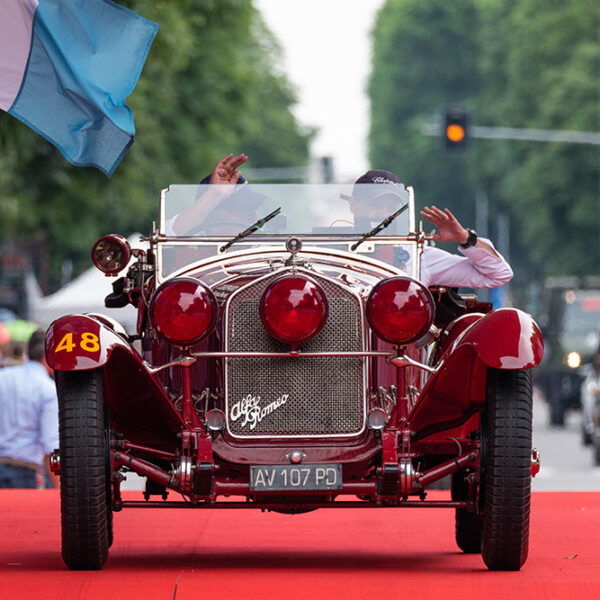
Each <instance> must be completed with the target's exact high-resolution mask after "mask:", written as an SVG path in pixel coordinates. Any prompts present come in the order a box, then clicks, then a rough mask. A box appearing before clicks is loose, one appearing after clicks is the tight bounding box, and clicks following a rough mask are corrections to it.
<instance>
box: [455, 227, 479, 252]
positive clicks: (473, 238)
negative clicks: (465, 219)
mask: <svg viewBox="0 0 600 600" xmlns="http://www.w3.org/2000/svg"><path fill="white" fill-rule="evenodd" d="M467 232H468V234H469V237H468V238H467V241H466V242H465V243H464V244H459V246H460V247H461V248H471V246H474V245H475V244H476V243H477V232H476V231H475V230H474V229H467Z"/></svg>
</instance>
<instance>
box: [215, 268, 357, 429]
mask: <svg viewBox="0 0 600 600" xmlns="http://www.w3.org/2000/svg"><path fill="white" fill-rule="evenodd" d="M311 276H312V277H313V278H314V279H317V281H318V282H319V284H320V285H321V287H322V288H323V290H324V291H325V294H326V295H327V299H328V302H329V315H328V318H327V323H326V325H325V327H324V328H323V330H322V331H321V333H319V335H318V336H316V337H315V338H314V339H312V340H310V341H308V342H306V343H304V344H302V345H301V347H300V351H301V352H331V351H359V350H362V349H363V348H362V333H361V329H362V322H361V308H360V305H359V301H358V300H357V299H356V298H355V297H354V296H353V295H352V294H350V293H349V292H348V291H347V290H345V289H344V288H342V287H341V286H337V285H335V284H333V283H331V282H329V281H328V280H326V279H321V278H317V277H315V276H314V275H312V274H311ZM271 281H272V278H269V279H268V280H263V281H259V282H257V283H256V284H255V285H253V286H250V287H248V288H246V289H244V290H243V291H241V292H240V293H238V294H237V295H236V296H235V297H234V298H232V300H231V302H230V303H229V306H228V309H227V315H226V318H227V319H228V333H227V350H229V351H234V352H286V351H287V350H288V347H287V346H286V345H285V344H282V343H281V342H278V341H277V340H275V339H273V338H272V337H271V336H270V335H269V334H268V333H267V331H266V330H265V328H264V327H263V325H262V323H261V321H260V317H259V302H260V298H261V296H262V293H263V291H264V289H265V288H266V286H267V285H268V284H269V283H270V282H271ZM227 360H228V363H227V368H226V377H227V386H226V387H227V419H228V427H229V430H230V431H231V432H232V433H233V434H234V435H236V436H244V437H258V436H303V435H319V436H328V435H337V436H339V435H351V434H353V433H357V432H359V431H361V430H362V427H363V423H364V402H365V401H364V391H363V388H364V365H363V360H364V359H362V358H356V357H321V358H300V357H298V358H291V357H285V358H277V357H259V358H231V359H227Z"/></svg>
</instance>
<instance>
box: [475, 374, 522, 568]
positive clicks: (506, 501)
mask: <svg viewBox="0 0 600 600" xmlns="http://www.w3.org/2000/svg"><path fill="white" fill-rule="evenodd" d="M485 413H486V422H485V424H484V432H483V436H484V437H485V440H483V441H484V445H485V453H484V457H483V464H482V468H483V470H484V471H483V535H482V544H481V552H482V557H483V560H484V562H485V564H486V565H487V567H488V568H489V569H491V570H494V571H518V570H519V569H520V568H521V567H522V566H523V565H524V564H525V561H526V560H527V553H528V550H529V511H530V499H531V442H532V384H531V371H506V370H497V369H488V382H487V398H486V411H485Z"/></svg>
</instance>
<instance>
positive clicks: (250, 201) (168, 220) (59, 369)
mask: <svg viewBox="0 0 600 600" xmlns="http://www.w3.org/2000/svg"><path fill="white" fill-rule="evenodd" d="M365 185H366V184H365ZM221 188H226V189H221ZM352 193H353V190H352V184H345V185H342V186H339V185H325V186H315V185H270V186H259V185H257V186H254V185H247V186H238V187H234V186H217V189H216V190H215V188H214V187H213V188H212V189H210V190H208V189H206V186H204V187H202V186H195V185H179V186H178V185H175V186H171V187H170V188H169V189H168V190H164V191H163V194H162V198H161V204H160V219H159V222H158V228H157V229H156V230H155V231H153V232H152V234H151V235H150V236H149V238H148V241H149V242H150V244H149V249H148V250H147V251H144V250H132V249H131V248H130V246H129V243H128V242H127V240H126V239H125V238H123V237H121V236H119V235H108V236H105V237H103V238H101V239H100V240H98V241H97V242H96V244H95V245H94V247H93V250H92V259H93V262H94V264H95V265H96V267H98V268H99V269H100V270H101V271H102V272H104V273H106V274H109V275H111V274H112V275H117V274H118V273H120V272H124V273H126V274H125V276H122V277H120V278H119V279H116V280H115V281H114V283H113V293H112V294H110V295H109V296H107V298H106V299H105V304H106V306H107V307H118V306H125V305H126V304H129V303H132V304H134V305H135V306H136V307H137V309H138V321H137V323H138V325H137V333H136V335H135V336H128V335H127V334H126V332H125V331H124V329H123V328H122V327H120V326H119V325H118V323H116V322H115V321H114V319H113V320H111V319H110V317H106V316H102V315H89V314H88V315H69V316H65V317H62V318H60V319H58V320H57V321H55V322H54V323H53V324H52V325H51V326H50V328H49V330H48V333H47V335H46V357H47V359H48V362H49V364H50V365H51V366H52V367H53V368H54V369H55V374H56V380H57V388H58V398H59V414H60V448H59V450H57V451H55V452H54V453H53V455H52V461H51V464H52V469H53V472H54V473H56V474H60V478H61V490H60V491H61V502H62V508H61V515H62V552H63V558H64V560H65V562H66V564H67V565H68V566H69V568H71V569H98V568H101V567H102V566H103V564H104V562H105V560H106V559H107V556H108V548H109V546H110V544H111V542H112V535H113V528H112V515H113V511H119V510H122V509H126V510H129V509H132V508H141V507H157V508H158V507H160V508H169V507H179V508H181V507H186V508H187V509H196V510H202V509H211V508H219V507H221V508H230V509H231V508H236V509H245V510H248V509H252V508H254V509H261V510H267V511H277V512H283V513H287V514H290V513H303V512H307V511H310V510H315V509H329V510H331V509H336V508H337V509H339V510H342V509H344V508H349V507H355V508H358V507H361V508H383V507H395V508H402V507H406V508H415V507H420V508H428V507H437V508H447V509H451V510H454V511H455V516H456V520H455V525H456V528H455V539H456V542H457V545H458V546H459V548H461V549H462V550H463V551H464V552H467V553H481V555H482V558H483V561H484V562H485V564H486V565H487V566H488V568H490V569H493V570H518V569H520V568H521V566H522V565H523V563H524V562H525V560H526V558H527V551H528V536H529V513H530V491H531V490H530V483H531V476H532V475H533V474H535V473H536V472H537V469H538V467H539V464H538V454H537V451H534V450H533V449H532V447H531V430H532V384H531V369H532V368H533V367H535V366H536V365H538V364H539V362H540V360H541V357H542V353H543V342H542V337H541V333H540V330H539V328H538V326H537V324H536V323H535V322H534V321H533V319H532V317H530V316H529V315H527V314H526V313H524V312H522V311H520V310H518V309H516V308H502V309H499V310H493V309H492V306H491V304H489V303H486V302H479V301H478V299H477V297H476V296H475V295H468V296H467V295H458V294H455V293H454V291H453V290H450V289H446V288H442V287H439V286H438V287H430V288H428V287H426V286H425V285H424V283H422V282H421V269H420V257H421V252H422V250H423V245H424V244H425V241H426V239H428V236H426V235H425V234H424V233H423V232H422V231H419V230H418V229H417V227H416V220H415V203H414V197H413V193H412V188H405V187H404V186H398V187H397V188H393V187H390V185H386V184H376V185H373V186H372V189H371V190H369V191H367V190H365V194H368V195H367V198H368V207H369V210H370V211H371V213H372V216H373V217H374V220H375V227H373V223H372V222H371V219H370V218H369V219H367V222H366V223H365V222H362V223H359V222H358V220H354V214H353V213H352V212H351V211H350V208H349V202H348V198H349V197H350V196H349V195H350V194H352ZM205 194H206V195H207V196H204V195H205ZM203 196H204V198H203ZM363 197H364V196H363ZM200 198H202V202H207V198H210V199H211V200H213V201H216V207H217V208H216V209H214V210H213V212H212V213H211V215H212V216H209V217H206V216H205V218H204V220H202V219H198V221H199V222H194V218H190V219H187V218H186V219H185V222H184V224H183V225H185V226H187V231H186V233H185V234H181V233H177V231H176V230H177V228H178V227H179V225H178V223H179V220H180V218H181V217H182V215H186V214H190V209H193V210H196V209H197V208H198V206H199V205H198V200H199V199H200ZM200 206H201V205H200ZM193 210H192V212H193ZM257 212H259V214H257ZM193 216H194V217H197V216H198V215H197V214H195V215H193ZM257 217H259V218H258V220H257ZM174 224H177V227H174ZM388 225H389V227H387V226H388ZM384 229H385V231H384V232H383V234H382V235H377V234H379V233H380V232H381V231H382V230H384ZM132 254H133V255H134V256H135V257H136V259H137V260H136V261H134V262H133V264H132V265H131V266H130V267H129V269H128V270H127V271H125V269H126V266H127V265H128V264H129V260H130V257H131V255H132ZM127 472H134V473H137V474H138V475H140V476H143V477H146V478H147V485H146V490H145V493H144V496H143V497H144V500H142V499H141V495H140V499H138V500H133V499H132V498H131V497H130V496H125V497H122V496H121V491H120V483H121V481H122V480H123V479H124V477H125V473H127ZM444 477H451V479H452V489H451V497H450V498H448V499H447V500H435V499H434V500H430V499H428V498H427V494H428V490H429V489H430V488H431V487H433V484H434V483H435V482H437V481H439V480H441V479H442V478H444ZM173 493H174V494H180V495H181V496H182V497H183V500H173V499H172V498H171V497H170V496H171V495H172V494H173ZM157 496H158V498H156V497H157ZM230 496H231V497H234V498H237V500H235V499H231V500H227V498H228V497H230ZM167 498H168V499H167ZM238 514H239V513H236V516H232V517H231V518H232V519H235V518H240V519H241V517H238V516H237V515H238ZM190 515H191V513H190V512H189V510H187V511H182V513H181V518H182V519H190V522H191V517H190ZM507 523H508V526H507Z"/></svg>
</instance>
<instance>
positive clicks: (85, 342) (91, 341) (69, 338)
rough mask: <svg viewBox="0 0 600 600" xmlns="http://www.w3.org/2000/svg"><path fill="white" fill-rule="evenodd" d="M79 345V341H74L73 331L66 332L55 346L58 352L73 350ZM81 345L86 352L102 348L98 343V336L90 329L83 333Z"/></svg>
mask: <svg viewBox="0 0 600 600" xmlns="http://www.w3.org/2000/svg"><path fill="white" fill-rule="evenodd" d="M75 346H77V342H76V341H73V333H72V332H69V333H65V335H64V336H63V337H62V339H61V340H60V342H58V345H57V346H56V348H54V353H55V354H56V353H58V352H63V351H64V352H73V349H74V348H75ZM79 347H80V348H81V349H82V350H83V351H84V352H98V350H100V344H99V343H98V336H97V335H96V334H94V333H91V332H90V331H84V332H83V333H82V334H81V338H80V340H79Z"/></svg>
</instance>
